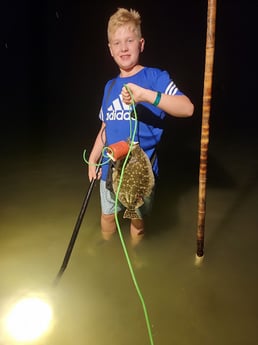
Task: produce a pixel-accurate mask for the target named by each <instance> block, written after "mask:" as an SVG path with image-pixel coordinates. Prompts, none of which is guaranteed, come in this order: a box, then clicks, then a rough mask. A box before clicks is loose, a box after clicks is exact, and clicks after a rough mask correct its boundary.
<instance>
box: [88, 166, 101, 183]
mask: <svg viewBox="0 0 258 345" xmlns="http://www.w3.org/2000/svg"><path fill="white" fill-rule="evenodd" d="M88 177H89V180H90V182H91V181H92V180H96V179H97V180H99V179H100V177H101V168H99V170H98V173H97V174H96V166H95V164H89V166H88Z"/></svg>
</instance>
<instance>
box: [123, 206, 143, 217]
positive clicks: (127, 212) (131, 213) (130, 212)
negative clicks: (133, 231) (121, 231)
mask: <svg viewBox="0 0 258 345" xmlns="http://www.w3.org/2000/svg"><path fill="white" fill-rule="evenodd" d="M123 218H129V219H142V217H141V216H139V214H138V213H137V212H136V211H135V210H129V209H128V208H127V209H126V210H125V212H124V215H123Z"/></svg>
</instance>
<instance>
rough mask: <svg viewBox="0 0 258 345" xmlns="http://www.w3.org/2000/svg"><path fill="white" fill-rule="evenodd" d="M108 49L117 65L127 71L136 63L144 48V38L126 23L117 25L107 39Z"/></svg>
mask: <svg viewBox="0 0 258 345" xmlns="http://www.w3.org/2000/svg"><path fill="white" fill-rule="evenodd" d="M108 46H109V50H110V53H111V56H112V57H113V58H114V60H115V62H116V63H117V65H118V67H119V68H120V69H122V70H125V71H129V70H131V69H132V68H133V67H134V66H135V65H137V64H138V61H139V55H140V53H141V52H142V51H143V49H144V39H143V38H140V37H139V35H138V34H137V32H135V31H133V30H132V28H131V27H130V26H128V25H126V26H121V27H119V28H118V29H117V30H116V31H115V32H114V33H113V34H112V35H111V36H110V40H109V44H108Z"/></svg>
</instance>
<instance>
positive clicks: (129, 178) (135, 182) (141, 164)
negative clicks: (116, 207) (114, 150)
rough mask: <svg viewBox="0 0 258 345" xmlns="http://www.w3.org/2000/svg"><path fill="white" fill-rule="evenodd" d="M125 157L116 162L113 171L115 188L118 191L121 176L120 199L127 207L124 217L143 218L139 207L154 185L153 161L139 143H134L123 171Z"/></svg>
mask: <svg viewBox="0 0 258 345" xmlns="http://www.w3.org/2000/svg"><path fill="white" fill-rule="evenodd" d="M124 161H125V158H124V159H121V160H119V161H117V162H116V164H115V168H114V171H113V189H114V192H115V193H117V190H118V186H119V183H120V178H122V182H121V185H120V189H119V193H118V200H119V201H120V202H121V203H122V204H123V205H124V206H125V207H126V210H125V212H124V215H123V217H124V218H129V219H141V217H140V216H139V215H138V213H137V209H138V208H139V207H141V206H142V205H143V204H144V198H145V197H148V196H149V195H150V194H151V192H152V189H153V187H154V183H155V178H154V174H153V171H152V166H151V162H150V160H149V157H148V156H147V154H146V153H145V152H144V151H143V150H142V148H141V147H140V146H139V144H134V145H133V146H132V150H131V152H130V156H129V158H128V160H127V163H126V166H125V168H124V170H123V175H122V176H121V173H122V168H123V164H124Z"/></svg>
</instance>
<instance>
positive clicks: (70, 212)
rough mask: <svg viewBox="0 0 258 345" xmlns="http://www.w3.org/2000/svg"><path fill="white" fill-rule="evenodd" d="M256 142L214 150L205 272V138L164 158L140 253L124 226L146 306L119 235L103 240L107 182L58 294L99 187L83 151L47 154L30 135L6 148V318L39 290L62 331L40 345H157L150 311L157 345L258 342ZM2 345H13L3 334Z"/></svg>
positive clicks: (2, 198)
mask: <svg viewBox="0 0 258 345" xmlns="http://www.w3.org/2000/svg"><path fill="white" fill-rule="evenodd" d="M248 140H249V141H248V142H247V141H242V142H241V143H240V142H238V140H233V139H232V140H230V143H227V141H226V140H224V141H223V140H220V141H219V142H216V140H215V139H214V140H213V141H212V144H211V146H210V152H209V154H210V156H209V165H208V167H209V169H208V171H209V175H208V176H209V178H208V180H207V184H208V187H207V208H206V226H205V255H204V259H203V263H202V264H201V265H199V266H196V265H195V250H196V228H197V201H198V140H197V141H196V142H195V144H196V143H197V145H196V148H195V149H193V147H194V146H193V147H191V148H190V147H181V148H178V149H175V150H174V152H172V158H171V155H170V156H169V160H168V161H167V160H166V154H165V153H164V155H163V156H162V160H161V164H163V166H161V168H162V176H163V177H162V179H161V182H160V186H159V189H158V192H157V196H156V203H155V206H154V210H153V213H152V215H151V219H150V220H149V222H148V231H147V234H146V237H145V238H144V240H143V242H142V243H141V244H140V245H139V246H138V247H137V248H133V247H132V245H131V243H130V238H129V235H128V223H127V222H126V221H123V220H122V219H121V223H120V224H121V229H122V235H123V239H124V242H125V244H126V249H127V254H128V257H129V258H130V262H131V265H132V266H131V267H132V268H133V275H134V279H135V281H136V282H137V286H138V288H139V290H140V292H141V295H142V297H143V300H141V299H140V298H139V294H138V292H137V289H136V286H135V283H134V280H133V279H132V272H131V271H130V269H129V265H128V261H127V260H126V256H125V253H124V249H123V247H122V245H121V240H120V237H119V236H118V235H116V236H114V238H113V239H112V240H111V241H110V242H107V243H103V242H102V241H101V236H100V228H99V216H100V206H99V194H98V184H96V185H95V188H94V191H93V194H92V196H91V198H90V202H89V205H88V208H87V210H86V213H85V217H84V219H83V223H82V226H81V228H80V232H79V234H78V237H77V240H76V242H75V246H74V248H73V252H72V255H71V257H70V261H69V264H68V266H67V268H66V270H65V272H64V274H63V276H62V277H61V279H60V280H59V282H58V284H57V285H56V286H53V280H54V278H55V277H56V274H57V272H58V270H59V268H60V266H61V263H62V261H63V258H64V255H65V252H66V249H67V245H68V242H69V240H70V237H71V235H72V231H73V229H74V225H75V222H76V219H77V216H78V214H79V211H80V208H81V204H82V201H83V198H84V195H85V193H86V192H87V188H88V185H89V184H88V180H87V174H86V169H85V164H84V163H83V161H82V155H81V149H82V147H80V145H77V146H76V144H75V145H74V146H73V145H70V144H69V140H68V141H67V142H66V144H67V145H66V144H65V140H63V141H61V142H59V143H58V142H57V141H55V140H52V139H49V142H45V144H44V145H41V146H40V145H39V146H37V144H36V145H31V142H29V141H28V139H24V138H23V140H22V142H21V143H20V145H18V146H17V145H14V146H12V148H10V147H8V145H6V146H3V147H4V149H3V154H2V157H1V160H2V162H1V172H0V174H1V175H0V178H1V194H0V202H1V218H0V243H1V244H0V248H1V249H0V271H1V285H0V302H1V305H2V308H1V313H2V315H1V318H3V317H4V311H5V308H6V307H7V306H8V304H9V303H11V302H12V301H13V300H15V299H16V298H18V297H19V296H22V295H23V294H25V293H27V292H37V291H40V292H41V293H42V292H43V293H45V294H46V295H47V296H48V297H49V299H50V301H51V304H52V306H53V310H54V323H53V326H52V329H51V331H50V332H49V333H48V334H47V335H45V337H44V338H42V339H39V340H38V341H36V342H35V344H40V345H41V344H44V345H47V344H49V345H50V344H54V345H71V344H76V345H85V344H94V345H107V344H112V345H127V344H128V345H129V344H130V345H131V344H134V345H143V344H146V345H147V344H151V342H150V339H149V333H148V327H147V319H146V314H145V313H144V308H143V304H144V305H145V307H146V310H147V316H148V320H149V324H150V326H151V334H152V337H153V341H154V344H155V345H171V344H176V345H189V344H191V345H195V344H196V345H197V344H206V345H215V344H216V345H217V344H221V345H222V344H223V345H224V344H225V345H237V344H239V345H255V344H257V343H258V312H257V310H258V304H257V303H258V302H257V291H258V290H257V288H258V275H257V259H258V254H257V253H258V231H257V229H258V216H257V193H258V186H257V177H258V175H257V172H258V166H257V141H256V140H254V139H252V138H249V139H248ZM85 145H86V147H87V145H90V140H89V143H87V142H85ZM68 147H69V149H68ZM89 149H90V148H89ZM170 154H171V152H170ZM173 155H174V159H173ZM168 163H169V166H168V165H167V164H168ZM171 164H175V168H174V169H171ZM0 344H1V345H9V344H10V343H9V342H7V340H6V339H5V338H1V337H0Z"/></svg>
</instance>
